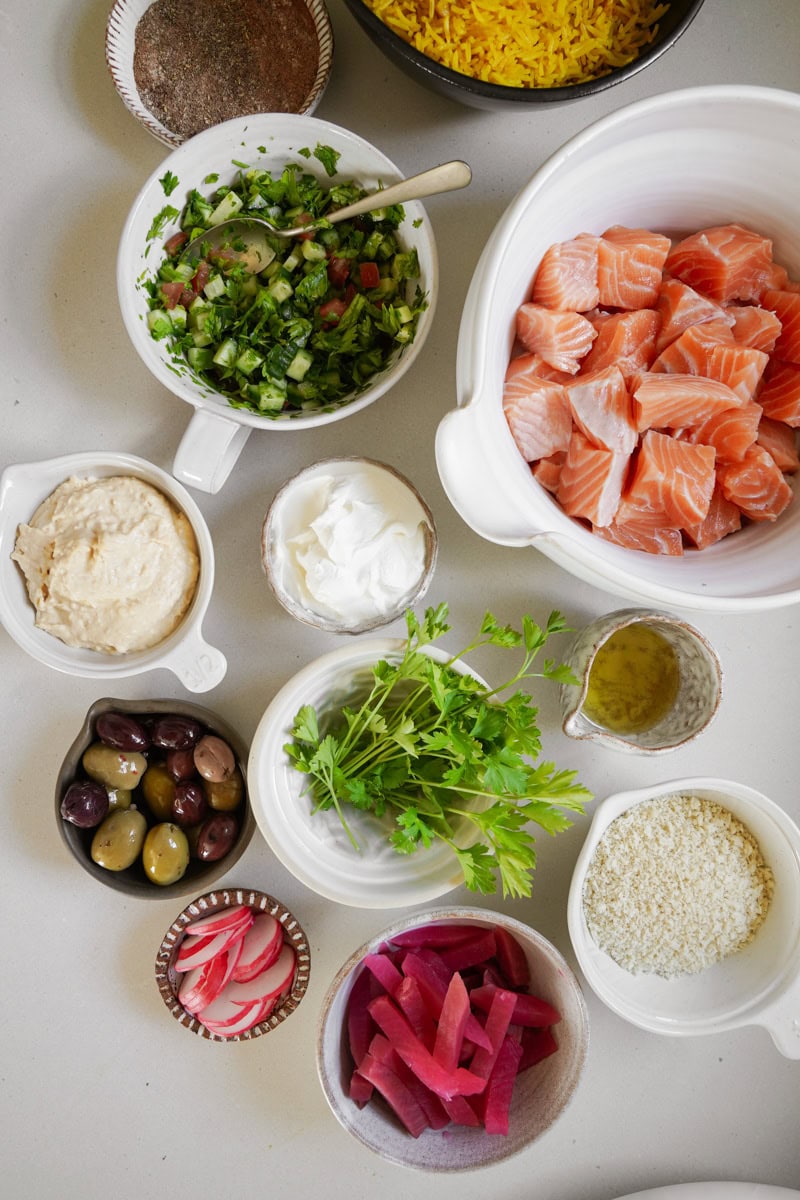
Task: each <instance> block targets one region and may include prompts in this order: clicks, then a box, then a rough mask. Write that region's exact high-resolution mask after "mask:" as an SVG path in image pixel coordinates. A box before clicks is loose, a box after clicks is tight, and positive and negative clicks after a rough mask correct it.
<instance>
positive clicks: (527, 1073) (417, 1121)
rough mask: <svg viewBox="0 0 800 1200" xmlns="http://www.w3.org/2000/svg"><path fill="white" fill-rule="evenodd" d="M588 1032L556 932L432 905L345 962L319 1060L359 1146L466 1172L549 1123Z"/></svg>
mask: <svg viewBox="0 0 800 1200" xmlns="http://www.w3.org/2000/svg"><path fill="white" fill-rule="evenodd" d="M534 1021H535V1022H537V1023H538V1024H537V1025H534V1024H533V1022H534ZM588 1037H589V1031H588V1016H587V1010H586V1004H585V1001H584V998H583V994H582V992H581V988H580V985H579V984H578V982H577V980H576V978H575V976H574V974H573V972H572V971H571V969H570V967H569V966H568V964H567V963H566V961H565V960H564V958H563V957H562V955H561V953H560V952H559V950H558V949H556V947H555V946H554V945H552V943H550V942H549V941H547V940H546V939H545V938H544V937H543V936H542V935H541V934H540V933H538V932H537V931H536V930H534V929H532V928H531V927H530V926H528V925H525V924H523V922H521V921H518V920H516V919H515V918H513V917H508V916H505V915H503V914H502V913H498V912H491V911H489V910H486V909H481V908H471V907H466V906H465V907H451V908H435V909H429V910H419V911H417V912H416V913H415V914H414V915H413V916H410V917H406V918H404V919H403V920H400V921H396V922H394V923H393V924H392V925H390V926H388V927H387V928H386V929H383V930H382V931H381V932H380V933H377V934H376V935H375V937H373V938H371V939H370V941H368V942H367V943H366V944H365V945H363V946H361V947H359V949H358V950H356V951H354V953H353V954H351V955H350V956H349V958H348V959H347V961H346V962H345V963H344V964H343V965H342V967H341V969H340V970H339V971H338V972H337V974H336V976H335V977H334V979H333V981H332V982H331V984H330V986H329V988H328V991H327V993H326V995H325V998H324V1000H323V1003H322V1009H321V1013H320V1020H319V1025H318V1031H317V1070H318V1074H319V1078H320V1082H321V1084H322V1090H323V1092H324V1094H325V1098H326V1100H327V1101H328V1104H329V1105H330V1108H331V1111H332V1112H333V1115H334V1116H335V1117H336V1119H337V1120H338V1121H339V1123H340V1124H341V1125H342V1126H343V1128H344V1129H345V1130H347V1132H348V1133H349V1134H351V1136H352V1137H354V1138H355V1139H356V1141H358V1142H360V1144H361V1145H362V1146H365V1147H366V1148H367V1149H368V1150H371V1151H372V1152H373V1153H375V1154H377V1155H379V1156H380V1157H381V1158H384V1159H386V1160H388V1161H389V1162H394V1163H397V1164H398V1165H400V1166H404V1167H409V1168H413V1169H417V1170H423V1171H437V1172H443V1173H444V1172H455V1171H468V1170H474V1169H475V1168H478V1167H485V1166H489V1165H491V1164H493V1163H498V1162H501V1161H503V1160H504V1159H507V1158H510V1157H511V1156H512V1155H515V1154H518V1153H519V1152H520V1151H522V1150H524V1149H526V1148H527V1147H529V1146H530V1145H531V1144H532V1143H533V1142H535V1141H536V1140H537V1139H538V1138H539V1137H541V1136H542V1135H543V1134H544V1133H546V1131H547V1130H548V1129H549V1128H551V1127H552V1125H553V1124H554V1123H555V1122H556V1121H557V1120H559V1118H560V1117H561V1116H562V1115H563V1113H564V1110H565V1109H566V1108H567V1106H568V1104H569V1102H570V1100H571V1099H572V1097H573V1095H574V1093H575V1090H576V1088H577V1086H578V1084H579V1082H580V1078H581V1075H582V1072H583V1068H584V1065H585V1061H586V1054H587V1049H588Z"/></svg>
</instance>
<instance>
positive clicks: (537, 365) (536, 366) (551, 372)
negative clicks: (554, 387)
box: [506, 347, 572, 383]
mask: <svg viewBox="0 0 800 1200" xmlns="http://www.w3.org/2000/svg"><path fill="white" fill-rule="evenodd" d="M512 373H513V374H520V375H535V376H536V378H537V379H552V380H554V381H555V382H556V383H566V382H567V380H568V379H572V376H571V375H570V374H568V372H566V371H557V370H556V368H555V367H551V366H550V364H549V363H546V362H545V361H544V359H543V358H542V356H541V354H529V353H528V351H527V350H525V348H524V347H521V352H520V353H519V354H515V355H514V357H513V358H512V359H511V361H510V362H509V364H508V370H507V371H506V379H509V378H510V376H511V374H512Z"/></svg>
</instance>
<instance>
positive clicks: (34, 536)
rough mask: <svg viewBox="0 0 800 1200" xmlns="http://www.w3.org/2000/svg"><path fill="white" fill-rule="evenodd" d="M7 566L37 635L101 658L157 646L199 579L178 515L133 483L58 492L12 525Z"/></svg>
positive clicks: (67, 486)
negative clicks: (17, 575) (21, 585)
mask: <svg viewBox="0 0 800 1200" xmlns="http://www.w3.org/2000/svg"><path fill="white" fill-rule="evenodd" d="M11 557H12V558H13V559H14V560H15V562H17V563H18V564H19V566H20V568H21V569H22V572H23V574H24V576H25V580H26V583H27V588H28V595H29V596H30V599H31V603H32V604H33V606H34V608H35V609H36V624H37V626H38V627H39V628H40V629H44V630H46V632H47V633H50V634H52V635H53V637H57V638H59V639H60V640H61V641H62V642H65V643H66V645H68V646H79V647H82V648H84V649H88V650H100V651H103V652H105V653H107V654H125V653H127V652H129V651H132V650H147V649H149V648H150V647H151V646H156V645H158V643H159V642H162V641H163V640H164V638H165V637H167V636H168V635H169V634H170V633H172V631H173V630H174V629H175V628H176V626H177V625H178V624H179V623H180V621H181V619H182V618H183V616H184V614H185V612H186V610H187V609H188V607H189V604H190V603H191V600H192V597H193V596H194V592H195V588H196V586H197V578H198V574H199V571H200V559H199V556H198V552H197V543H196V541H195V537H194V533H193V531H192V527H191V525H190V524H189V521H188V520H187V518H186V517H185V515H184V514H183V513H182V512H179V511H178V509H176V508H175V507H174V505H173V504H172V503H171V502H170V501H169V500H168V499H167V497H166V496H164V495H163V493H162V492H160V491H158V489H157V488H155V487H153V486H152V484H149V483H146V482H145V481H144V480H142V479H137V478H136V477H135V476H132V475H113V476H109V477H108V478H106V479H76V478H72V479H67V480H65V482H64V483H62V484H59V486H58V487H57V488H56V489H55V491H54V492H52V493H51V494H50V495H49V496H48V497H47V499H46V500H45V501H44V502H43V503H42V504H40V505H39V507H38V509H37V510H36V512H35V513H34V514H33V517H32V518H31V521H30V524H28V525H20V526H19V529H18V530H17V540H16V543H15V546H14V552H13V554H12V556H11Z"/></svg>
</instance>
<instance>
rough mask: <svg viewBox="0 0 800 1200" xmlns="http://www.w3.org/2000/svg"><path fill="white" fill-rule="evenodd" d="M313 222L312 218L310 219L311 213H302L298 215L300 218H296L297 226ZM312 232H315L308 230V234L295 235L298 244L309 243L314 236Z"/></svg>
mask: <svg viewBox="0 0 800 1200" xmlns="http://www.w3.org/2000/svg"><path fill="white" fill-rule="evenodd" d="M313 220H314V218H313V217H312V215H311V213H309V212H304V213H300V216H299V217H298V218H297V222H296V223H297V224H298V225H310V224H311V222H312V221H313ZM314 232H315V231H314V230H313V229H309V231H308V233H298V235H297V240H298V242H310V241H311V239H312V238H313V236H314Z"/></svg>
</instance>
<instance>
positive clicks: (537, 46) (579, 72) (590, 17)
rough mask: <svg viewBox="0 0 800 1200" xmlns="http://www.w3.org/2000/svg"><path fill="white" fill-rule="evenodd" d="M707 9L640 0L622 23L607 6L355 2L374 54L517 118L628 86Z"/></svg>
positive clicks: (684, 0) (690, 1) (440, 89)
mask: <svg viewBox="0 0 800 1200" xmlns="http://www.w3.org/2000/svg"><path fill="white" fill-rule="evenodd" d="M702 3H703V0H672V3H671V4H659V3H654V2H653V0H636V2H635V3H633V4H631V5H630V6H629V12H628V17H629V19H628V21H627V23H623V22H622V21H620V20H619V19H617V18H615V17H614V16H612V15H609V13H608V11H607V9H608V6H607V5H604V4H600V3H598V4H595V5H594V6H592V5H586V4H582V5H572V4H559V3H552V2H551V3H546V4H537V5H526V4H519V3H515V2H514V0H507V2H506V3H500V4H495V5H492V6H491V12H490V11H489V9H488V7H487V8H486V12H485V13H481V11H480V8H479V7H476V6H475V5H469V4H452V3H451V4H448V5H435V6H429V5H427V4H419V3H417V4H391V3H390V4H385V3H383V4H378V3H376V0H346V4H347V7H348V8H349V9H350V12H351V13H352V15H353V16H354V17H355V19H356V20H357V21H358V23H359V25H360V26H361V28H362V29H363V30H364V31H365V33H366V34H367V36H368V37H369V38H370V39H371V41H372V42H373V43H374V44H375V46H377V47H378V49H379V50H381V51H382V52H383V54H385V56H386V57H387V58H388V59H389V61H390V62H392V63H394V65H395V66H397V67H399V69H400V70H401V71H403V72H404V73H405V74H406V75H408V76H409V77H410V78H411V79H414V80H416V82H417V83H420V84H422V86H423V87H427V88H429V89H430V90H431V91H433V92H437V93H438V94H439V95H441V96H446V97H447V98H448V99H451V100H455V101H456V102H457V103H459V104H464V105H466V106H467V107H469V108H479V109H493V110H498V109H500V110H502V109H505V110H509V109H511V110H512V111H517V112H518V111H519V110H520V109H526V108H528V107H533V108H537V107H538V106H539V105H548V104H563V103H565V102H567V101H570V100H581V99H584V98H586V97H588V96H594V95H596V94H597V93H598V92H602V91H605V90H606V88H610V87H613V86H614V85H615V84H618V83H624V82H625V81H626V80H627V79H630V78H631V77H632V76H633V75H636V74H638V72H639V71H642V70H644V68H645V67H647V66H649V65H650V63H653V62H655V61H656V59H658V58H660V57H661V55H662V54H664V52H665V51H667V50H669V49H670V47H672V46H673V45H674V44H675V42H676V41H677V40H678V38H679V37H681V35H682V34H683V33H684V32H685V31H686V30H687V29H688V28H689V26H690V25H691V23H692V21H693V20H694V18H695V17H696V16H697V13H698V12H699V10H700V8H701V7H702ZM434 10H435V11H434ZM576 42H578V43H581V44H582V49H581V51H580V52H579V53H576V52H575V50H574V46H575V44H576Z"/></svg>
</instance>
